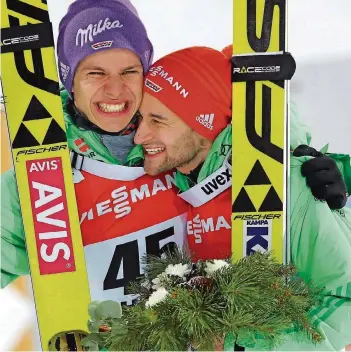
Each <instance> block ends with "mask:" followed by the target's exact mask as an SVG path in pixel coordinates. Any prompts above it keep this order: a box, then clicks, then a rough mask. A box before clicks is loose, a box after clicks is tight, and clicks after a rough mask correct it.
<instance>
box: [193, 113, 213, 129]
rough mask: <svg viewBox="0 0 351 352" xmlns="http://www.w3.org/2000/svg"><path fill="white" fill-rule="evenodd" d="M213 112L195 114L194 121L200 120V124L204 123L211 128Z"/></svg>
mask: <svg viewBox="0 0 351 352" xmlns="http://www.w3.org/2000/svg"><path fill="white" fill-rule="evenodd" d="M214 116H215V115H214V114H204V115H199V116H196V121H198V122H200V123H201V125H204V126H205V127H206V128H208V129H209V130H213V120H214Z"/></svg>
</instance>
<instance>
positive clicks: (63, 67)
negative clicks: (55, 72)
mask: <svg viewBox="0 0 351 352" xmlns="http://www.w3.org/2000/svg"><path fill="white" fill-rule="evenodd" d="M60 69H61V75H62V79H63V80H64V81H65V80H66V79H67V76H68V73H69V70H70V67H69V66H67V65H65V64H64V63H63V62H60Z"/></svg>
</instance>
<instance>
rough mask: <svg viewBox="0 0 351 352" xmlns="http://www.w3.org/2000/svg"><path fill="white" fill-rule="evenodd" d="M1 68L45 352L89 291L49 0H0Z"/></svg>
mask: <svg viewBox="0 0 351 352" xmlns="http://www.w3.org/2000/svg"><path fill="white" fill-rule="evenodd" d="M1 26H2V27H1V73H2V86H3V92H4V95H5V97H6V101H5V107H6V115H7V120H8V128H9V135H10V141H11V148H12V155H13V162H14V168H15V172H16V179H17V185H18V192H19V197H20V204H21V210H22V217H23V225H24V230H25V236H26V245H27V251H28V256H29V264H30V270H31V277H32V282H33V290H34V297H35V304H36V310H37V316H38V323H39V330H40V335H41V343H42V348H43V350H47V349H48V342H49V339H50V338H51V337H53V336H54V335H55V334H57V333H60V332H62V331H72V330H75V331H81V332H82V331H86V330H87V320H88V304H89V303H90V293H89V285H88V278H87V273H86V268H85V260H84V251H83V244H82V238H81V232H80V226H79V218H78V211H77V206H76V199H75V193H74V185H73V179H72V171H71V166H70V158H69V152H68V145H67V141H66V133H65V125H64V119H63V112H62V104H61V99H60V95H59V83H58V76H57V71H56V62H55V51H54V41H53V35H52V28H51V23H50V21H49V15H48V7H47V4H46V0H41V1H40V0H24V1H19V0H1ZM67 336H68V335H67Z"/></svg>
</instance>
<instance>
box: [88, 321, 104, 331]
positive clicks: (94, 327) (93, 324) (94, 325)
mask: <svg viewBox="0 0 351 352" xmlns="http://www.w3.org/2000/svg"><path fill="white" fill-rule="evenodd" d="M102 324H104V321H103V320H97V321H96V320H89V321H88V329H89V331H90V332H99V327H100V326H101V325H102Z"/></svg>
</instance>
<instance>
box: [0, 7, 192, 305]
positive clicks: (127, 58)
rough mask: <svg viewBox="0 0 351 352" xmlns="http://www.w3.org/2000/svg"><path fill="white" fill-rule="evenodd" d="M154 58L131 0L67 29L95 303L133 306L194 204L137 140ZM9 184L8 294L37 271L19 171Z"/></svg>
mask: <svg viewBox="0 0 351 352" xmlns="http://www.w3.org/2000/svg"><path fill="white" fill-rule="evenodd" d="M152 58H153V47H152V44H151V42H150V40H149V38H148V36H147V32H146V30H145V27H144V25H143V23H142V22H141V20H140V19H139V16H138V13H137V11H136V9H135V8H134V7H133V5H132V4H131V2H130V1H129V0H99V1H97V0H76V1H75V2H73V3H72V4H71V5H70V7H69V8H68V12H67V14H66V15H65V16H64V17H63V19H62V21H61V23H60V26H59V36H58V43H57V59H58V69H59V74H60V79H61V81H62V83H63V85H64V87H65V90H62V91H61V97H62V103H63V109H64V117H65V124H66V131H67V139H68V145H69V148H70V150H71V151H72V154H73V155H72V166H73V168H74V182H75V191H76V197H77V206H78V211H79V217H80V223H81V231H82V239H83V244H84V249H85V254H86V255H85V259H86V266H87V272H88V277H89V284H90V291H91V297H92V299H109V298H110V299H115V300H119V301H121V302H125V303H126V304H131V303H132V301H133V299H134V298H135V297H134V296H133V295H129V294H128V293H127V291H126V287H127V286H128V283H129V282H130V281H133V280H135V279H136V278H137V276H140V275H141V274H142V273H143V269H142V266H141V264H140V263H141V259H142V257H143V256H144V255H145V254H146V253H147V254H154V255H156V254H159V253H161V252H162V251H163V250H165V249H166V248H168V247H169V246H173V245H175V244H178V245H182V244H183V241H184V236H185V228H186V218H185V213H186V205H185V202H183V201H182V200H180V198H179V197H177V190H176V189H175V186H174V184H175V181H174V179H173V176H174V175H173V173H172V172H167V173H164V175H161V176H160V175H158V176H155V177H154V176H148V175H146V174H145V171H144V168H143V161H144V155H143V150H142V147H141V146H136V145H135V144H134V143H133V139H134V135H135V130H136V127H137V120H138V117H139V116H138V109H139V106H140V104H141V100H142V89H143V80H144V75H145V74H146V72H147V71H148V69H149V66H150V65H151V62H152ZM1 182H2V189H3V190H4V192H3V196H2V197H1V208H2V211H3V212H4V214H5V213H6V221H5V220H4V221H3V223H2V226H1V240H2V247H1V253H2V266H1V274H2V275H1V287H5V286H6V285H8V284H9V283H10V282H11V281H13V280H14V279H15V278H16V277H18V276H19V275H25V274H28V273H29V267H28V259H27V252H26V249H25V236H24V230H23V226H22V219H21V211H20V206H19V200H18V193H17V189H16V183H15V178H14V173H13V170H11V171H9V172H7V173H5V174H3V175H2V177H1ZM150 202H151V203H152V204H149V203H150ZM165 203H167V204H169V206H167V207H165V206H164V205H163V204H165ZM4 219H5V216H4ZM48 252H49V253H51V252H52V248H49V249H48ZM101 253H103V255H101ZM116 253H117V254H118V255H117V254H116ZM119 253H120V254H119ZM119 255H120V257H118V256H119ZM117 257H118V258H119V259H118V258H117ZM117 277H118V278H117Z"/></svg>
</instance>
